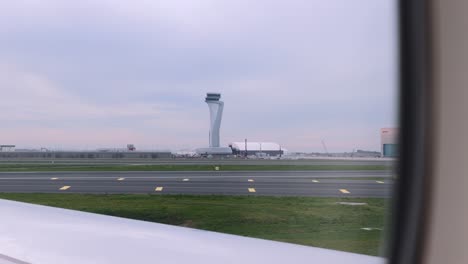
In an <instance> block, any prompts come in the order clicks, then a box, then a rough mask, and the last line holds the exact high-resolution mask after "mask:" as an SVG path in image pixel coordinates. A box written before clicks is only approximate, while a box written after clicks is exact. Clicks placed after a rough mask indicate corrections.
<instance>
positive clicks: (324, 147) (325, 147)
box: [322, 139, 330, 157]
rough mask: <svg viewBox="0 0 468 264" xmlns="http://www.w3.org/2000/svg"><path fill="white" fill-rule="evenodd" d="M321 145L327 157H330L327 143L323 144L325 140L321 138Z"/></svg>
mask: <svg viewBox="0 0 468 264" xmlns="http://www.w3.org/2000/svg"><path fill="white" fill-rule="evenodd" d="M322 146H323V149H324V150H325V153H327V157H330V154H328V149H327V145H325V141H324V140H323V139H322Z"/></svg>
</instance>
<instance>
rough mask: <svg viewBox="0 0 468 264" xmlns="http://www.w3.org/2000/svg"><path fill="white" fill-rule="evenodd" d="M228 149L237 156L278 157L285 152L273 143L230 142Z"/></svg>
mask: <svg viewBox="0 0 468 264" xmlns="http://www.w3.org/2000/svg"><path fill="white" fill-rule="evenodd" d="M229 147H230V148H231V149H232V154H234V155H239V156H251V155H255V156H280V155H283V154H284V152H285V149H283V148H282V147H281V146H280V145H279V144H278V143H274V142H247V144H246V143H245V142H232V143H231V144H229Z"/></svg>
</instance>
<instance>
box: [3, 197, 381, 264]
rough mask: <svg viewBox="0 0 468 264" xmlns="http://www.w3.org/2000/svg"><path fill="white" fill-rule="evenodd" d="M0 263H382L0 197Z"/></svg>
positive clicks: (334, 252) (363, 257)
mask: <svg viewBox="0 0 468 264" xmlns="http://www.w3.org/2000/svg"><path fill="white" fill-rule="evenodd" d="M0 212H1V213H0V264H12V263H15V264H18V263H34V264H55V263H56V264H89V263H99V264H102V263H113V264H114V263H126V264H129V263H136V264H144V263H190V264H193V263H204V264H210V263H216V264H220V263H223V264H224V263H255V264H259V263H281V264H284V263H328V264H334V263H337V264H338V263H339V264H342V263H347V264H353V263H356V264H367V263H369V264H371V263H372V264H377V263H378V264H381V263H385V259H383V258H379V257H373V256H366V255H360V254H354V253H347V252H341V251H335V250H329V249H321V248H314V247H307V246H300V245H295V244H289V243H282V242H274V241H269V240H263V239H255V238H247V237H242V236H235V235H228V234H222V233H216V232H210V231H202V230H197V229H192V228H185V227H177V226H170V225H164V224H157V223H150V222H145V221H137V220H130V219H125V218H119V217H112V216H104V215H98V214H92V213H85V212H78V211H73V210H67V209H60V208H53V207H47V206H40V205H33V204H27V203H21V202H14V201H7V200H1V199H0Z"/></svg>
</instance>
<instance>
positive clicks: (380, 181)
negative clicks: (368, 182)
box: [376, 181, 384, 183]
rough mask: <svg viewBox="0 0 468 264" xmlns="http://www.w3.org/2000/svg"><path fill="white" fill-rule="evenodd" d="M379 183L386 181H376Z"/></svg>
mask: <svg viewBox="0 0 468 264" xmlns="http://www.w3.org/2000/svg"><path fill="white" fill-rule="evenodd" d="M376 182H377V183H384V182H383V181H376Z"/></svg>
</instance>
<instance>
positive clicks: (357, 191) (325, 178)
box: [0, 170, 394, 198]
mask: <svg viewBox="0 0 468 264" xmlns="http://www.w3.org/2000/svg"><path fill="white" fill-rule="evenodd" d="M393 182H394V180H393V173H392V172H391V171H355V170H353V171H206V172H203V171H183V172H179V171H157V172H156V171H151V172H0V192H9V193H14V192H17V193H96V194H98V193H100V194H102V193H109V194H110V193H116V194H117V193H119V194H125V193H126V194H136V193H141V194H204V195H205V194H223V195H273V196H318V197H386V198H388V197H391V195H392V186H393Z"/></svg>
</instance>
